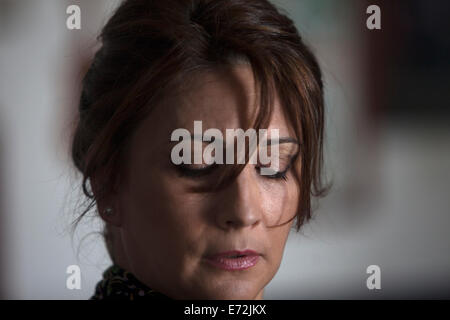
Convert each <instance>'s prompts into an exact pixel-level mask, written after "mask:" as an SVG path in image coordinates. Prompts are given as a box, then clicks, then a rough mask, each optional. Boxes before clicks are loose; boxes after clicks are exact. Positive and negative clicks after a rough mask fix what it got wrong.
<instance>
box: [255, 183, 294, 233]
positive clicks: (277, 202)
mask: <svg viewBox="0 0 450 320" xmlns="http://www.w3.org/2000/svg"><path fill="white" fill-rule="evenodd" d="M289 178H291V177H289ZM260 194H261V207H262V210H263V211H264V216H265V217H266V218H265V223H266V226H269V227H270V226H276V225H280V224H283V223H285V222H287V221H288V220H290V219H292V218H293V217H294V216H295V215H296V213H297V206H298V201H299V200H298V197H299V188H298V186H297V183H296V182H295V181H293V180H292V179H291V180H288V181H279V180H263V181H261V182H260Z"/></svg>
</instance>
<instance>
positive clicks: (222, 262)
mask: <svg viewBox="0 0 450 320" xmlns="http://www.w3.org/2000/svg"><path fill="white" fill-rule="evenodd" d="M259 257H260V254H259V253H258V252H256V251H253V250H245V251H238V250H233V251H226V252H221V253H218V254H214V255H209V256H207V257H206V261H207V262H208V263H210V264H211V265H213V266H215V267H218V268H220V269H224V270H230V271H231V270H245V269H248V268H251V267H253V266H254V265H256V264H257V263H258V260H259Z"/></svg>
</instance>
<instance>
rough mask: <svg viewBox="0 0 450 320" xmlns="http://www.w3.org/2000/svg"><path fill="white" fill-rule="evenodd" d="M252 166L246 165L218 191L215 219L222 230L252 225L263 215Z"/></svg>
mask: <svg viewBox="0 0 450 320" xmlns="http://www.w3.org/2000/svg"><path fill="white" fill-rule="evenodd" d="M252 170H253V171H254V168H253V166H251V165H247V166H246V167H245V168H244V169H243V170H242V172H241V173H240V174H239V176H238V177H236V179H235V180H234V181H233V182H232V183H230V185H229V186H227V187H226V188H225V189H224V190H222V191H221V192H220V193H221V195H220V199H218V201H217V203H216V210H215V212H216V214H215V221H216V224H217V225H218V226H219V228H221V229H223V230H229V229H238V228H245V227H254V226H256V225H258V224H259V223H261V219H262V216H263V213H262V208H261V199H260V198H261V195H260V190H259V187H258V182H257V181H256V179H257V177H256V176H255V174H254V172H252Z"/></svg>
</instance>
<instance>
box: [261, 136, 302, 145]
mask: <svg viewBox="0 0 450 320" xmlns="http://www.w3.org/2000/svg"><path fill="white" fill-rule="evenodd" d="M274 142H275V140H272V139H269V140H267V145H271V144H274ZM283 143H295V144H297V145H300V142H298V141H297V139H294V138H291V137H282V138H278V144H283Z"/></svg>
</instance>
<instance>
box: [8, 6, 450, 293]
mask: <svg viewBox="0 0 450 320" xmlns="http://www.w3.org/2000/svg"><path fill="white" fill-rule="evenodd" d="M272 2H273V3H274V4H275V5H276V6H277V7H279V8H280V10H281V11H283V12H284V13H286V14H287V15H289V16H290V17H291V18H292V19H293V20H294V21H295V23H296V25H297V27H298V29H299V31H300V33H301V34H302V36H303V38H304V39H305V41H306V43H307V44H308V45H309V46H310V47H311V48H312V49H313V51H314V52H315V54H316V55H317V57H318V59H319V62H320V64H321V66H322V68H323V72H324V80H325V86H326V107H327V128H326V142H325V158H326V174H327V176H328V177H329V179H331V180H332V181H333V188H332V190H331V193H330V194H329V196H328V197H327V198H325V199H322V200H321V201H320V202H318V203H317V205H316V212H315V215H314V219H313V220H311V221H310V222H309V223H308V224H307V225H305V226H304V227H303V229H302V230H301V232H300V233H298V234H297V233H295V232H294V231H293V232H292V233H291V235H290V237H289V240H288V243H287V245H286V250H285V253H284V258H283V262H282V265H281V267H280V269H279V272H278V273H277V275H276V276H275V278H274V279H273V280H272V282H271V283H270V284H269V286H268V287H267V288H266V291H265V298H266V299H380V298H384V299H405V298H406V299H408V298H409V299H416V298H425V299H435V298H450V233H449V230H450V192H449V189H450V188H449V187H450V147H449V146H450V121H449V120H450V108H449V107H450V77H449V76H450V36H449V34H450V19H449V18H450V2H449V1H444V0H443V1H419V0H410V1H388V0H386V1H380V0H374V1H360V0H346V1H338V0H273V1H272ZM118 3H119V1H117V0H95V1H92V0H84V1H75V0H72V1H69V0H39V1H29V0H0V179H1V180H0V181H1V184H0V297H1V298H3V299H87V298H89V297H90V296H91V295H92V293H93V290H94V286H95V284H96V282H97V281H98V280H100V278H101V273H102V271H103V270H104V269H105V268H106V267H107V266H108V265H109V264H110V261H109V258H108V255H107V253H106V250H105V247H104V245H103V241H102V238H101V236H100V235H99V234H98V231H99V230H101V223H100V221H98V220H97V219H95V217H92V218H87V219H85V220H84V222H82V223H81V224H80V226H79V227H78V229H77V231H76V233H75V235H74V236H72V234H71V232H70V225H71V222H72V221H73V219H74V218H75V217H76V215H77V214H79V213H80V211H79V206H80V202H81V201H82V198H81V191H80V188H79V187H80V182H81V181H80V177H79V176H78V175H77V174H75V171H74V168H73V166H72V165H71V162H70V157H69V149H70V146H69V142H70V135H71V130H72V128H73V125H74V114H75V111H76V106H77V102H78V98H79V91H80V82H81V79H82V76H83V74H84V72H85V71H86V69H87V67H88V66H89V59H90V58H91V57H92V55H93V53H94V52H95V49H96V48H97V43H96V36H97V35H98V33H99V31H100V29H101V27H102V26H103V25H104V23H105V22H106V21H107V19H108V17H109V16H110V15H111V13H112V11H113V10H114V8H115V7H116V6H117V4H118ZM71 4H76V5H78V6H80V8H81V30H68V29H67V27H66V20H67V17H68V14H66V8H67V7H68V6H69V5H71ZM371 4H376V5H378V6H379V7H380V8H381V30H369V29H368V28H367V27H366V20H367V18H368V17H369V14H367V13H366V8H367V7H368V6H369V5H371ZM69 265H78V266H80V268H81V274H82V277H81V278H82V282H81V289H80V290H69V289H67V288H66V279H67V277H68V274H67V273H66V269H67V267H68V266H69ZM370 265H378V266H379V267H380V270H381V289H380V290H369V289H368V288H367V286H366V279H367V278H368V277H369V274H367V273H366V269H367V267H368V266H370Z"/></svg>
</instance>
